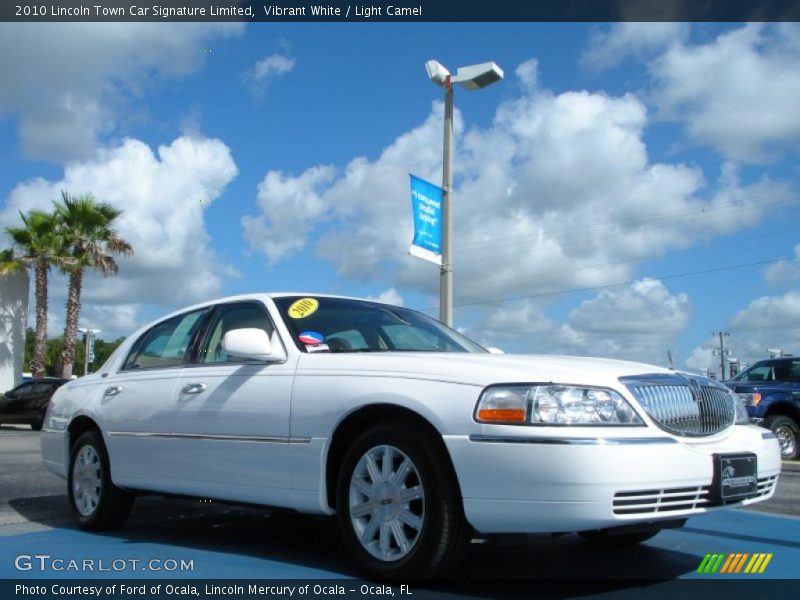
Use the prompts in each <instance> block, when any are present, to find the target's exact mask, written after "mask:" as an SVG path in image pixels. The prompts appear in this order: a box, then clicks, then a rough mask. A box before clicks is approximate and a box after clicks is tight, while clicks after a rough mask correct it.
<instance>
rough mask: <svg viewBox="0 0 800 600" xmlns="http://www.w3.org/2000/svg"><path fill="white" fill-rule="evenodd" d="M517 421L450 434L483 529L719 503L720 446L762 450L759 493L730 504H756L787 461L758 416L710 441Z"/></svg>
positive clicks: (467, 498) (468, 499)
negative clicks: (545, 427)
mask: <svg viewBox="0 0 800 600" xmlns="http://www.w3.org/2000/svg"><path fill="white" fill-rule="evenodd" d="M520 429H521V428H513V429H508V428H507V427H498V428H495V429H494V430H493V431H491V432H485V434H484V435H481V436H444V440H445V444H446V445H447V448H448V450H449V452H450V456H451V457H452V460H453V464H454V466H455V470H456V474H457V476H458V480H459V484H460V486H461V494H462V497H463V500H464V512H465V514H466V517H467V520H468V521H469V522H470V524H472V526H473V527H475V529H477V530H478V531H480V532H482V533H545V532H548V533H555V532H571V531H584V530H590V529H603V528H607V527H615V526H619V525H625V524H631V523H637V522H651V521H659V520H670V519H676V518H681V517H685V516H691V515H695V514H699V513H703V512H706V511H708V510H712V509H714V508H719V507H721V506H722V504H720V503H714V502H713V501H712V499H711V496H710V493H711V483H712V478H713V471H714V467H713V455H714V454H721V453H734V452H743V451H746V452H754V453H755V454H756V455H757V458H758V480H759V486H758V493H757V495H755V496H754V497H751V498H748V499H746V500H743V501H736V502H728V503H726V504H725V506H731V505H743V504H751V503H753V502H758V501H760V500H765V499H767V498H769V497H770V496H772V494H773V493H774V491H775V485H776V484H777V479H778V474H779V473H780V468H781V465H780V452H779V450H778V445H777V442H776V441H775V440H774V439H769V438H767V437H766V436H763V435H762V433H763V432H764V430H763V429H760V428H757V427H753V426H736V427H733V428H732V429H731V430H729V431H726V432H725V433H723V434H721V435H718V436H714V437H713V438H706V439H704V440H703V441H697V439H694V440H685V439H682V438H675V437H671V436H666V435H664V434H657V436H656V437H650V438H648V437H619V435H615V433H614V432H613V431H611V432H608V431H607V430H606V432H604V433H608V435H607V437H596V436H597V433H596V432H595V433H594V435H595V437H586V436H587V433H588V432H586V431H580V432H579V437H578V434H576V437H567V436H566V435H561V436H553V435H552V432H550V435H549V436H548V437H531V436H532V435H533V434H535V433H536V430H533V431H524V432H522V433H520ZM526 429H527V428H526ZM571 431H572V432H574V431H575V428H573V429H572V430H571ZM626 435H627V433H626Z"/></svg>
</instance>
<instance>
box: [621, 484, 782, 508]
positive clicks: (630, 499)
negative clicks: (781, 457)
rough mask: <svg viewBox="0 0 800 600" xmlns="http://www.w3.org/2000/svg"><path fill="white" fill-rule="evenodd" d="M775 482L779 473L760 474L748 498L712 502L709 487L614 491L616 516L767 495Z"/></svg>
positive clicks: (737, 500) (708, 506)
mask: <svg viewBox="0 0 800 600" xmlns="http://www.w3.org/2000/svg"><path fill="white" fill-rule="evenodd" d="M777 482H778V476H777V475H772V476H770V477H762V478H760V479H759V480H758V489H757V491H756V493H754V494H752V495H751V496H748V497H747V498H738V499H736V500H727V501H723V502H715V501H712V500H711V486H710V485H705V486H693V487H683V488H666V489H660V490H633V491H628V492H617V493H616V494H614V501H613V510H614V514H615V515H620V516H625V515H649V514H657V513H667V512H677V511H686V510H697V509H701V508H711V507H714V506H724V505H728V504H736V503H738V502H742V501H744V500H749V499H752V498H763V497H766V496H769V495H770V494H771V493H772V492H773V491H774V490H775V485H776V484H777Z"/></svg>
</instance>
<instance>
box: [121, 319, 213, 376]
mask: <svg viewBox="0 0 800 600" xmlns="http://www.w3.org/2000/svg"><path fill="white" fill-rule="evenodd" d="M206 311H207V309H203V310H197V311H193V312H190V313H186V314H183V315H179V316H177V317H173V318H171V319H167V320H166V321H162V322H161V323H159V324H158V325H156V326H154V327H153V328H152V329H150V330H149V331H148V332H146V333H145V334H144V335H143V336H142V337H141V338H140V339H139V341H138V342H137V343H136V344H135V345H134V348H133V349H132V350H131V352H130V354H128V358H126V359H125V364H124V365H123V367H122V368H123V370H133V369H154V368H165V367H177V366H181V365H183V364H184V363H185V361H186V353H187V350H188V349H189V345H190V344H191V342H192V340H193V339H194V337H195V335H196V334H197V331H198V328H199V326H200V324H201V323H202V321H203V319H201V317H202V316H203V315H204V314H205V313H206Z"/></svg>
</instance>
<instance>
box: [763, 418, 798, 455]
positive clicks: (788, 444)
mask: <svg viewBox="0 0 800 600" xmlns="http://www.w3.org/2000/svg"><path fill="white" fill-rule="evenodd" d="M764 425H765V426H767V427H769V428H770V429H771V430H772V433H774V434H775V437H776V438H778V445H779V446H780V448H781V458H782V459H783V460H792V459H795V458H797V456H798V454H800V448H799V447H798V444H797V437H798V429H799V428H798V426H797V423H795V421H794V419H792V418H791V417H786V416H784V415H773V416H771V417H767V418H766V419H765V420H764Z"/></svg>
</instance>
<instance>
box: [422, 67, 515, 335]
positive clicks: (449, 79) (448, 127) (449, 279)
mask: <svg viewBox="0 0 800 600" xmlns="http://www.w3.org/2000/svg"><path fill="white" fill-rule="evenodd" d="M425 69H426V70H427V71H428V78H429V79H430V80H431V81H433V82H434V83H435V84H436V85H439V86H441V87H443V88H444V149H443V152H442V266H441V270H440V278H439V320H440V321H441V322H442V323H444V324H445V325H447V326H448V327H452V326H453V258H452V257H453V225H452V212H451V210H450V193H451V192H452V188H453V152H452V147H453V84H454V83H457V84H458V85H460V86H461V87H463V88H465V89H467V90H479V89H482V88H485V87H486V86H488V85H491V84H493V83H494V82H495V81H500V80H501V79H502V78H503V69H501V68H500V67H498V66H497V64H496V63H494V62H486V63H480V64H478V65H469V66H466V67H459V68H458V70H457V71H456V74H455V75H452V74H451V73H450V71H448V70H447V68H446V67H444V66H443V65H442V63H440V62H439V61H436V60H429V61H428V62H426V63H425Z"/></svg>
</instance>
